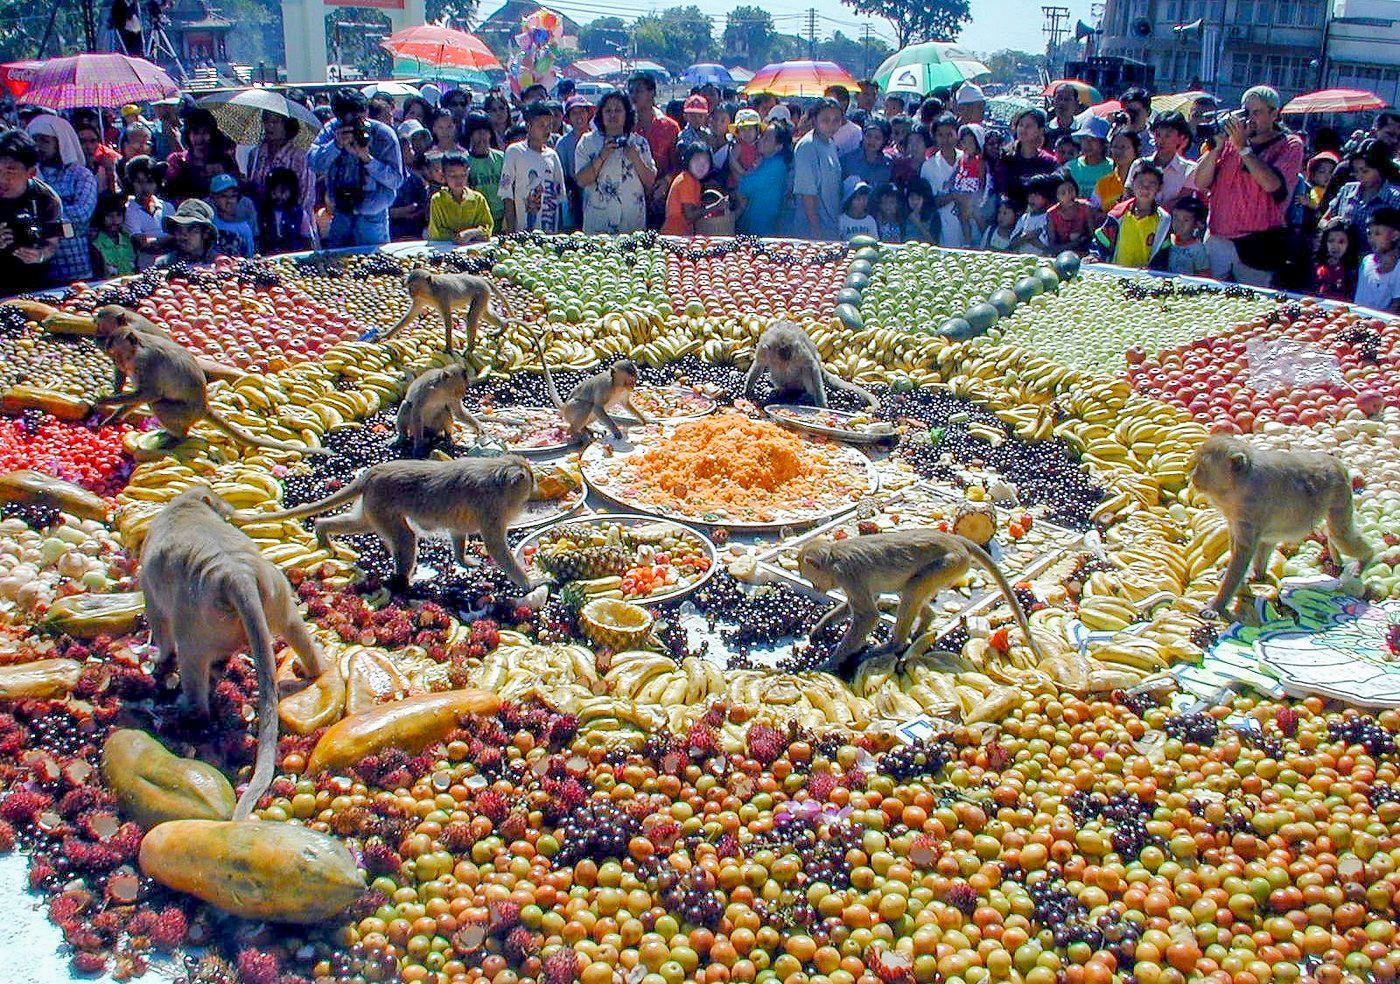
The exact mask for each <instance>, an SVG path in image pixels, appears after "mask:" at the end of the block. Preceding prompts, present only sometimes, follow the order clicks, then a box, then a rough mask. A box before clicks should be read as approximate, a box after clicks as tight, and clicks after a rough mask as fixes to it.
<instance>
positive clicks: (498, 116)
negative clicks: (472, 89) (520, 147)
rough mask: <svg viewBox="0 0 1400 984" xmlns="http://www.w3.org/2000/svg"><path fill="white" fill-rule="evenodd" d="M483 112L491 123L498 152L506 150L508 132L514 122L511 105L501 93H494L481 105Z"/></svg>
mask: <svg viewBox="0 0 1400 984" xmlns="http://www.w3.org/2000/svg"><path fill="white" fill-rule="evenodd" d="M481 111H482V112H483V113H485V114H486V118H487V119H488V120H490V121H491V133H492V135H493V136H494V138H495V140H494V144H493V145H494V146H495V147H496V149H497V150H505V149H506V131H507V130H509V129H510V125H511V123H512V122H513V121H512V119H511V112H510V103H509V102H508V101H507V100H506V97H505V96H503V95H501V94H500V93H499V92H493V93H491V94H490V95H489V96H487V97H486V100H485V101H484V102H483V103H482V104H481Z"/></svg>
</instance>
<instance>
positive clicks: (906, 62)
mask: <svg viewBox="0 0 1400 984" xmlns="http://www.w3.org/2000/svg"><path fill="white" fill-rule="evenodd" d="M990 71H991V70H990V69H989V68H987V66H986V65H983V64H982V63H981V62H980V61H978V60H977V59H976V58H975V57H973V56H972V55H971V54H970V53H968V52H966V51H964V50H963V49H962V48H959V47H958V46H957V45H954V44H950V43H948V42H947V41H927V42H925V43H923V44H911V45H910V46H909V47H907V48H901V49H900V50H899V51H896V52H895V53H894V54H892V55H890V56H889V57H888V58H886V59H885V60H884V61H883V62H881V63H880V67H879V68H877V69H875V74H874V75H873V76H871V78H873V79H874V80H875V81H876V82H878V83H879V84H880V88H881V89H883V90H884V91H885V92H895V93H913V94H914V95H917V96H922V95H923V94H924V93H926V92H931V91H933V90H934V89H938V88H941V87H943V86H954V85H957V84H959V83H960V82H964V81H966V80H967V79H972V78H976V77H977V76H979V75H986V74H988V73H989V72H990Z"/></svg>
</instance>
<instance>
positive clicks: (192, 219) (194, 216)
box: [161, 198, 214, 232]
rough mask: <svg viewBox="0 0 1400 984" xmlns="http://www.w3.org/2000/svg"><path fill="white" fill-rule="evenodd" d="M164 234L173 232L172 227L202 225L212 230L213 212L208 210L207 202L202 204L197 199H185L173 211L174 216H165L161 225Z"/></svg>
mask: <svg viewBox="0 0 1400 984" xmlns="http://www.w3.org/2000/svg"><path fill="white" fill-rule="evenodd" d="M161 225H162V226H164V227H165V231H166V232H174V229H172V228H171V227H172V226H182V227H183V226H192V225H202V226H205V227H207V228H209V229H211V230H212V229H213V228H214V210H213V209H212V208H210V206H209V203H208V202H202V201H200V200H199V199H198V198H187V199H185V200H184V201H183V202H181V203H180V207H179V208H177V209H176V210H175V214H174V215H167V216H166V217H165V221H164V222H162V223H161Z"/></svg>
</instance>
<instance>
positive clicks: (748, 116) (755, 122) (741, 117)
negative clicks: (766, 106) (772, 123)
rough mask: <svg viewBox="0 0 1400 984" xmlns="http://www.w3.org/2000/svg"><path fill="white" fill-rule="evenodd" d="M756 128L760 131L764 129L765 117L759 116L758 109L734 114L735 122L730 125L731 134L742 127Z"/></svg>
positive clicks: (742, 110)
mask: <svg viewBox="0 0 1400 984" xmlns="http://www.w3.org/2000/svg"><path fill="white" fill-rule="evenodd" d="M745 126H756V127H758V128H759V129H760V130H762V129H764V128H765V126H764V123H763V117H761V116H759V115H758V110H756V109H741V110H739V112H737V113H735V114H734V122H733V123H730V124H729V132H730V133H735V132H737V131H738V130H739V128H740V127H745Z"/></svg>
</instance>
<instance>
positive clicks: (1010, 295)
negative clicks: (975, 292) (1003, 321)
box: [987, 287, 1020, 318]
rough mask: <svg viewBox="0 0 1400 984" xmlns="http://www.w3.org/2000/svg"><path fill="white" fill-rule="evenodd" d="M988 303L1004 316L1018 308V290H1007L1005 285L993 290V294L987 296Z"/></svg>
mask: <svg viewBox="0 0 1400 984" xmlns="http://www.w3.org/2000/svg"><path fill="white" fill-rule="evenodd" d="M987 303H988V304H990V305H991V306H992V307H994V308H996V309H997V313H998V314H1000V315H1001V316H1002V317H1003V318H1004V317H1006V316H1007V315H1009V314H1010V313H1011V312H1012V311H1014V310H1016V305H1017V304H1019V303H1020V300H1019V298H1017V297H1016V292H1015V291H1011V290H1007V289H1006V288H1005V287H1003V288H1001V289H1000V290H994V291H992V296H991V297H989V298H987Z"/></svg>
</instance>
